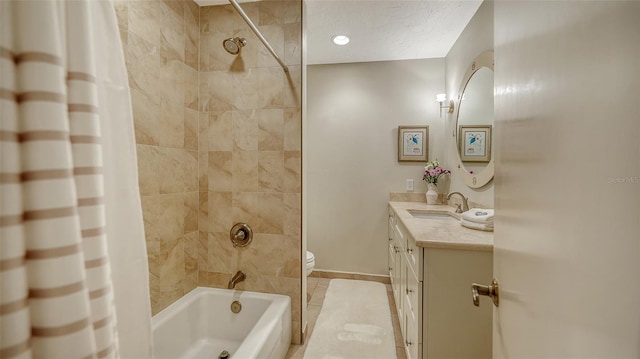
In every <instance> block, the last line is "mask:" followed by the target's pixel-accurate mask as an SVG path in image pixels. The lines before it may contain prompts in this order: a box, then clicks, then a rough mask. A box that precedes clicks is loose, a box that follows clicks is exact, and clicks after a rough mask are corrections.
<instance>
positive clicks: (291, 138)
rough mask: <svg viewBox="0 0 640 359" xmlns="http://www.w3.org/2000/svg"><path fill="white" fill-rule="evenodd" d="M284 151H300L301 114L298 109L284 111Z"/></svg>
mask: <svg viewBox="0 0 640 359" xmlns="http://www.w3.org/2000/svg"><path fill="white" fill-rule="evenodd" d="M284 149H285V150H286V151H301V150H302V112H301V110H300V108H287V109H285V110H284Z"/></svg>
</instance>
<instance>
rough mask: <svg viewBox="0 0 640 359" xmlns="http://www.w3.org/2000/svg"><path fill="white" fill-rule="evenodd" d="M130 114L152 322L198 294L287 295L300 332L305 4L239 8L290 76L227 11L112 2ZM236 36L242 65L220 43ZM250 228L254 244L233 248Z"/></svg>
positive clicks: (295, 330) (188, 3)
mask: <svg viewBox="0 0 640 359" xmlns="http://www.w3.org/2000/svg"><path fill="white" fill-rule="evenodd" d="M115 6H116V11H117V15H118V22H119V27H120V30H121V36H122V40H123V45H124V48H125V56H126V60H127V69H128V72H129V82H130V87H131V96H132V102H133V114H134V124H135V132H136V142H137V152H138V166H139V172H140V173H139V182H140V191H141V195H142V206H143V216H144V222H145V232H146V240H147V249H148V257H149V269H150V272H151V275H150V281H151V283H150V285H151V305H152V312H153V313H154V314H155V313H157V312H159V311H160V310H162V309H163V308H165V307H166V306H168V305H169V304H171V303H173V302H174V301H176V300H177V299H179V298H180V297H182V296H183V295H184V294H186V293H187V292H189V291H190V290H191V289H193V288H195V287H196V286H197V285H200V286H213V287H225V288H226V286H227V282H228V280H229V279H230V278H231V276H232V275H233V273H235V272H236V271H237V270H243V271H244V272H245V273H246V274H247V280H246V282H244V283H240V284H239V285H238V286H237V288H238V289H244V290H251V291H258V292H269V293H279V294H286V295H289V296H290V297H291V299H292V317H293V338H292V340H293V342H298V341H299V340H300V339H299V338H300V335H299V334H300V327H301V326H300V322H301V319H300V318H301V314H300V307H301V302H302V299H301V294H300V293H301V273H302V267H301V260H300V259H301V242H302V241H301V229H300V227H301V209H300V207H301V174H300V166H301V105H300V97H301V96H300V89H301V66H300V63H301V12H302V10H301V1H297V0H295V1H268V2H266V1H265V2H260V3H244V4H243V5H242V6H243V8H244V9H245V10H246V12H247V13H248V14H249V16H250V17H251V18H252V20H253V21H254V22H255V23H256V25H258V27H259V28H260V29H261V31H262V32H263V34H264V35H265V37H266V38H267V39H268V40H269V42H270V43H271V45H272V46H273V47H274V49H275V51H276V53H278V54H281V57H282V58H283V59H284V60H285V62H286V63H287V64H288V65H289V69H290V75H289V76H285V73H284V72H283V70H282V69H281V68H280V67H279V65H278V64H277V62H275V60H273V58H272V57H271V55H270V54H269V53H268V52H267V51H266V50H265V48H264V46H263V45H262V44H261V43H260V42H259V40H258V39H257V38H256V37H255V35H253V33H251V31H250V30H249V28H248V26H247V25H246V24H245V23H244V22H243V21H242V19H241V18H240V17H239V16H238V15H237V14H236V13H235V12H234V11H233V10H232V8H231V7H230V6H218V7H205V8H199V7H198V6H197V5H196V4H195V3H194V2H193V1H191V0H186V1H182V0H179V1H116V4H115ZM233 36H241V37H245V38H247V40H248V45H247V46H246V47H245V48H244V49H243V50H242V54H241V55H240V56H233V55H230V54H228V53H226V52H225V51H224V50H223V48H222V45H221V44H222V40H223V39H225V38H227V37H233ZM236 222H247V223H249V224H250V225H251V226H252V227H253V230H254V233H255V237H254V241H253V243H252V244H251V245H250V246H249V247H246V248H233V247H232V246H231V242H230V240H229V230H230V229H231V227H232V226H233V224H234V223H236Z"/></svg>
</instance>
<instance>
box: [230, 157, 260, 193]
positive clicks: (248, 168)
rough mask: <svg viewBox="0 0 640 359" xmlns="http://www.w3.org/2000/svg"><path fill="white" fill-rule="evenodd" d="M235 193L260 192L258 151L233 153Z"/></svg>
mask: <svg viewBox="0 0 640 359" xmlns="http://www.w3.org/2000/svg"><path fill="white" fill-rule="evenodd" d="M233 191H234V192H257V191H258V151H235V152H233Z"/></svg>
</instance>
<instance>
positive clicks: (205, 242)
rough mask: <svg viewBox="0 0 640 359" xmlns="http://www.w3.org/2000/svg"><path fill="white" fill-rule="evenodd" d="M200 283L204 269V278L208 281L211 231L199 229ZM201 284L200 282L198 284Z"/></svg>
mask: <svg viewBox="0 0 640 359" xmlns="http://www.w3.org/2000/svg"><path fill="white" fill-rule="evenodd" d="M197 245H198V248H197V251H198V283H200V279H201V278H200V277H201V273H202V272H203V271H204V272H205V274H204V278H202V279H204V280H205V281H206V270H207V261H208V258H209V253H208V249H207V247H208V246H209V233H207V232H205V231H198V243H197ZM198 285H200V284H198Z"/></svg>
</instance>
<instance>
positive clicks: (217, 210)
mask: <svg viewBox="0 0 640 359" xmlns="http://www.w3.org/2000/svg"><path fill="white" fill-rule="evenodd" d="M208 202H209V216H208V221H207V223H208V225H209V226H208V230H209V231H211V232H229V231H230V230H231V227H232V226H233V224H234V223H236V222H240V220H235V221H234V219H235V217H234V214H233V213H234V212H235V209H234V210H230V209H231V208H232V207H233V206H234V201H233V196H232V193H231V192H209V200H208ZM245 222H246V221H245ZM205 227H206V226H205Z"/></svg>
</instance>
